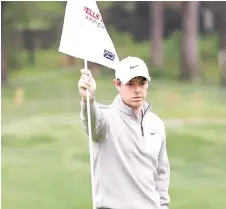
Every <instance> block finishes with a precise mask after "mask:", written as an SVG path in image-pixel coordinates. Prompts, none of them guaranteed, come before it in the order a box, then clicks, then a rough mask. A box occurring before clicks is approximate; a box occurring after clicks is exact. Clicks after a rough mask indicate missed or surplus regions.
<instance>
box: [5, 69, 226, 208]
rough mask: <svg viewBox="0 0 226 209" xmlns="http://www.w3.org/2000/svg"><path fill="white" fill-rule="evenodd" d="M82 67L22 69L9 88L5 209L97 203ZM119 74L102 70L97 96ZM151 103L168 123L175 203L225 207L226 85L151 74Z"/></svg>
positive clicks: (106, 97) (108, 96) (104, 94)
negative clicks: (85, 120) (82, 96)
mask: <svg viewBox="0 0 226 209" xmlns="http://www.w3.org/2000/svg"><path fill="white" fill-rule="evenodd" d="M79 69H80V68H78V67H77V68H73V69H71V68H70V69H68V68H67V69H59V70H48V71H45V70H42V71H40V70H37V71H35V70H33V71H32V73H30V71H28V70H24V71H18V72H16V73H12V76H11V80H10V84H9V85H7V86H6V87H3V88H2V208H4V209H50V208H51V209H53V208H54V209H88V208H92V199H91V183H90V182H91V181H90V165H89V147H88V137H87V136H86V134H85V133H84V131H83V129H82V125H81V122H80V118H79V112H80V95H79V93H78V87H77V82H78V79H79V76H80V72H79ZM112 79H113V73H109V75H107V76H106V75H105V74H104V73H101V74H100V75H99V76H98V77H97V79H96V82H97V93H96V98H97V100H98V102H100V103H105V104H110V103H111V101H112V100H113V98H114V97H115V95H116V94H117V92H116V90H115V89H114V86H113V85H112ZM148 102H149V103H150V104H151V105H152V111H153V112H155V113H156V114H158V115H159V116H160V117H161V118H162V119H163V120H164V122H165V124H166V133H167V149H168V154H169V159H170V163H171V185H170V195H171V207H170V208H171V209H225V208H226V198H225V197H226V196H225V194H226V175H225V172H226V163H225V159H226V152H225V150H226V149H225V148H226V131H225V130H226V92H225V90H222V89H219V88H218V87H216V86H210V85H208V86H204V85H202V86H201V85H198V84H197V85H196V84H194V85H193V84H192V85H191V84H186V83H179V82H176V81H169V80H168V81H166V80H164V79H161V80H160V79H155V77H152V81H151V85H150V89H149V96H148ZM109 181H110V179H109Z"/></svg>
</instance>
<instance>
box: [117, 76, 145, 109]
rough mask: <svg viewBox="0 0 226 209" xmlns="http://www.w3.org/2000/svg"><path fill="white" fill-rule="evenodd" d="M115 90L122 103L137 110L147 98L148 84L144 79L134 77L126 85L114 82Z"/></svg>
mask: <svg viewBox="0 0 226 209" xmlns="http://www.w3.org/2000/svg"><path fill="white" fill-rule="evenodd" d="M114 84H115V86H116V88H117V89H118V90H119V94H120V96H121V97H122V99H123V101H124V102H125V103H126V104H127V105H128V106H130V107H131V108H138V107H140V106H142V105H143V104H144V101H145V99H146V97H147V90H148V85H149V82H148V80H147V79H146V78H144V77H135V78H133V79H131V80H130V81H129V82H128V83H127V84H123V83H121V84H119V83H118V81H114Z"/></svg>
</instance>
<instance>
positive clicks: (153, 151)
mask: <svg viewBox="0 0 226 209" xmlns="http://www.w3.org/2000/svg"><path fill="white" fill-rule="evenodd" d="M90 111H91V125H92V140H93V153H94V156H93V157H94V181H95V186H94V188H95V204H96V207H97V208H101V207H106V208H113V209H163V208H164V209H165V208H168V207H169V203H170V196H169V193H168V190H169V179H170V165H169V161H168V155H167V151H166V136H165V127H164V123H163V121H162V120H161V119H160V118H159V117H158V116H157V115H156V114H154V113H153V112H151V111H150V106H149V105H148V104H147V103H146V104H145V105H144V114H143V117H142V118H139V117H138V116H137V115H136V114H135V113H134V112H133V111H132V109H131V108H129V107H128V106H127V105H125V104H124V103H123V101H122V99H121V97H120V96H119V95H117V96H116V98H115V99H114V101H113V103H112V104H110V105H102V104H98V103H97V102H96V101H95V99H93V100H91V101H90ZM81 120H82V123H83V126H84V129H85V132H86V133H87V134H88V117H87V104H86V101H85V100H82V101H81Z"/></svg>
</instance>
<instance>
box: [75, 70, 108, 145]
mask: <svg viewBox="0 0 226 209" xmlns="http://www.w3.org/2000/svg"><path fill="white" fill-rule="evenodd" d="M81 74H82V75H81V77H80V80H79V82H78V88H79V93H80V95H81V96H82V100H81V103H80V104H81V113H80V118H81V120H82V123H83V126H84V129H85V132H86V133H87V134H88V114H87V97H86V89H88V90H89V92H90V116H91V128H92V129H91V130H92V140H93V141H94V142H100V141H103V140H105V139H106V138H107V133H108V128H109V127H108V123H107V120H106V118H105V117H104V115H103V112H102V110H101V108H100V107H99V105H98V103H97V102H96V101H95V91H96V82H95V80H94V78H93V77H92V74H91V72H90V70H85V69H82V70H81Z"/></svg>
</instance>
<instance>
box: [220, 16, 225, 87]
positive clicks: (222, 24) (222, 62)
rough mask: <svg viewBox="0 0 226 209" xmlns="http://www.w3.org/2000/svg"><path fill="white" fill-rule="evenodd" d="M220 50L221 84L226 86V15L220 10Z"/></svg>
mask: <svg viewBox="0 0 226 209" xmlns="http://www.w3.org/2000/svg"><path fill="white" fill-rule="evenodd" d="M219 35H220V52H219V55H220V56H219V58H220V59H219V64H220V67H221V69H222V71H221V75H220V77H221V86H222V87H226V15H225V12H222V14H221V17H220V34H219Z"/></svg>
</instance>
